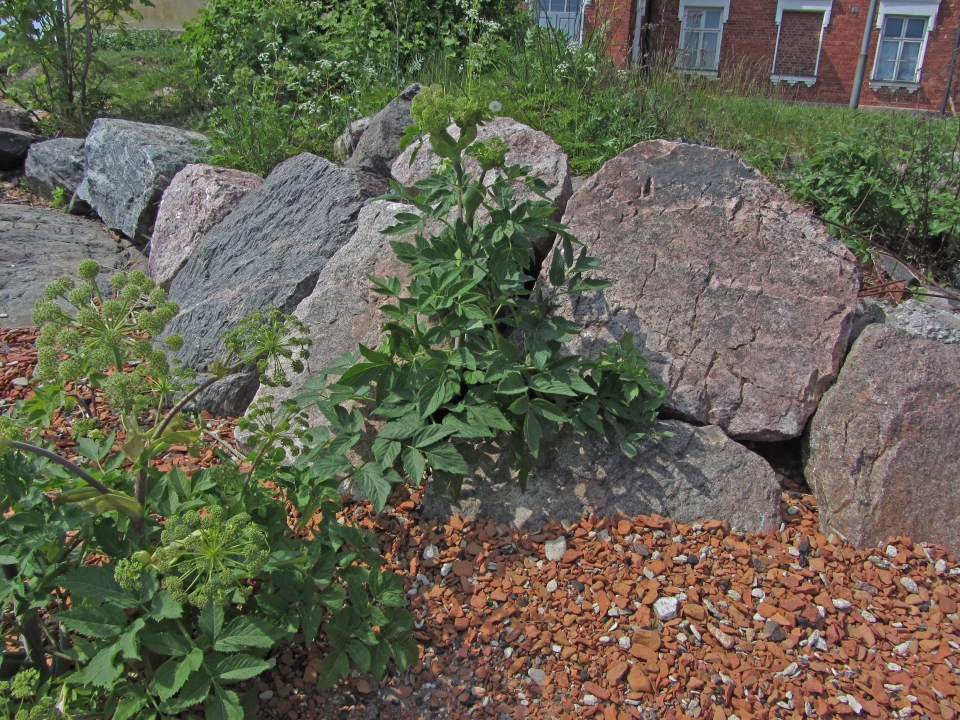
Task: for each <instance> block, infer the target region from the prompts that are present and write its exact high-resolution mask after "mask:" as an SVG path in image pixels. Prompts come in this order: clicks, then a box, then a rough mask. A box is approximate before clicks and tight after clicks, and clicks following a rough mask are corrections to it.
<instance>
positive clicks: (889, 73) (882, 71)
mask: <svg viewBox="0 0 960 720" xmlns="http://www.w3.org/2000/svg"><path fill="white" fill-rule="evenodd" d="M895 65H896V62H894V61H893V60H881V61H880V62H878V63H877V74H876V75H875V76H874V79H875V80H893V68H894V66H895Z"/></svg>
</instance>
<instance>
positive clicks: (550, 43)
mask: <svg viewBox="0 0 960 720" xmlns="http://www.w3.org/2000/svg"><path fill="white" fill-rule="evenodd" d="M602 33H603V31H602V30H601V31H599V32H597V33H593V34H590V35H588V36H587V37H586V38H585V42H584V43H583V44H580V43H578V42H568V41H567V38H566V37H565V36H564V35H563V34H562V33H559V34H558V33H556V32H554V31H551V30H547V29H542V28H534V27H530V28H528V29H527V31H526V34H525V35H523V36H522V37H521V38H520V39H517V40H514V41H513V42H509V43H508V42H501V43H499V44H498V45H497V46H496V52H494V53H493V54H492V56H491V57H490V59H489V60H488V62H487V63H486V67H485V70H486V71H487V72H488V77H489V78H490V80H491V81H492V82H490V87H489V89H488V90H487V95H489V97H490V99H494V98H496V99H499V100H501V101H502V102H503V104H504V106H505V107H506V112H507V113H508V114H510V115H511V116H512V117H515V118H517V119H518V120H520V121H521V122H523V123H525V124H527V125H530V126H531V127H534V128H536V129H538V130H542V131H543V132H545V133H547V134H548V135H550V137H552V138H553V139H554V140H556V141H557V143H558V144H559V145H560V146H561V147H562V148H563V149H564V152H566V153H567V155H568V156H569V158H570V165H571V168H572V169H573V171H574V172H576V173H577V174H589V173H592V172H594V171H596V170H597V169H598V168H599V167H600V165H602V164H603V163H604V162H606V161H607V160H609V159H610V158H612V157H614V156H615V155H617V154H619V153H621V152H623V150H625V149H626V148H628V147H630V146H631V145H634V144H636V143H638V142H640V141H641V140H650V139H652V138H655V137H662V136H663V134H664V133H665V131H666V129H667V128H666V123H667V116H666V108H665V106H664V104H663V103H662V102H661V101H660V98H659V96H658V95H657V94H656V93H654V92H652V91H651V89H650V88H649V87H648V83H647V81H646V79H645V78H644V77H643V76H641V75H640V74H639V73H637V72H635V71H627V70H623V69H620V68H618V67H617V66H616V64H615V63H614V62H613V61H612V60H611V59H610V58H609V57H608V56H607V55H605V54H604V52H605V47H604V43H603V41H602V39H601V38H602ZM454 82H456V81H454ZM445 84H446V83H445Z"/></svg>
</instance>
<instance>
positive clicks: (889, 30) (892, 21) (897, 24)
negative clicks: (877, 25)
mask: <svg viewBox="0 0 960 720" xmlns="http://www.w3.org/2000/svg"><path fill="white" fill-rule="evenodd" d="M902 35H903V18H893V17H888V18H887V19H886V22H884V23H883V36H884V37H888V38H894V37H901V36H902Z"/></svg>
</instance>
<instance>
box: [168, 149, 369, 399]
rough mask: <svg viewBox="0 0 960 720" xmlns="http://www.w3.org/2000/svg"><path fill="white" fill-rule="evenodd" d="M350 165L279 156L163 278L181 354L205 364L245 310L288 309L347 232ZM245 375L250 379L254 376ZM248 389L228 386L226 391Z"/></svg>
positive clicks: (358, 194)
mask: <svg viewBox="0 0 960 720" xmlns="http://www.w3.org/2000/svg"><path fill="white" fill-rule="evenodd" d="M361 182H362V178H361V177H360V176H359V174H358V173H357V172H355V171H353V170H348V169H345V168H341V167H337V166H336V165H334V164H332V163H330V162H328V161H326V160H324V159H323V158H319V157H316V156H315V155H311V154H309V153H303V154H302V155H298V156H296V157H294V158H291V159H289V160H287V161H286V162H283V163H281V164H280V165H278V166H277V167H275V168H274V169H273V172H271V173H270V175H269V176H268V177H267V179H266V180H264V181H263V184H262V185H260V186H259V187H258V188H256V189H255V190H252V191H251V192H249V193H248V194H247V195H246V197H244V198H243V199H242V200H241V201H240V203H239V204H238V205H237V207H236V208H234V210H233V212H231V213H230V214H229V215H227V217H226V218H224V220H223V221H222V222H220V224H218V225H216V226H214V227H213V228H212V229H211V230H210V231H209V232H208V233H207V234H206V235H205V236H204V238H203V240H201V242H200V245H199V246H198V247H197V248H196V250H194V252H193V254H192V255H191V256H190V258H189V259H188V260H187V262H186V264H185V265H184V266H183V268H182V269H181V270H180V272H179V273H177V276H176V277H175V278H174V279H173V282H172V283H171V285H170V297H171V299H173V300H175V301H176V302H178V303H179V304H180V314H179V315H178V316H177V317H176V318H174V319H173V321H172V322H171V323H170V325H169V326H168V329H169V331H170V332H176V333H180V334H181V335H182V336H183V338H184V340H185V343H184V347H183V349H182V350H181V351H180V352H179V353H178V356H179V358H180V360H182V361H183V362H184V363H185V364H186V365H187V366H189V367H191V368H194V369H196V370H204V369H206V367H207V366H208V365H209V364H210V363H211V362H212V361H213V360H216V359H218V358H221V357H222V356H223V352H224V350H223V344H222V341H221V339H220V336H221V335H222V334H223V333H224V332H225V331H227V330H229V329H231V328H232V327H234V326H235V325H236V323H237V322H238V321H239V320H240V319H241V318H243V317H244V316H246V315H248V314H249V313H250V312H251V311H252V310H265V309H266V308H267V307H269V306H271V305H272V306H276V307H278V308H280V310H282V311H283V312H286V313H292V312H293V311H294V310H295V309H296V307H297V305H299V304H300V301H301V300H303V299H304V298H305V297H307V296H308V295H310V293H312V292H313V290H314V287H315V286H316V283H317V278H318V276H319V275H320V271H321V270H323V268H324V267H325V266H326V264H327V262H328V261H329V260H330V258H331V257H333V255H334V253H336V252H337V250H339V249H340V248H341V247H343V246H344V245H345V244H346V243H347V241H348V240H349V239H350V238H351V237H352V236H353V233H354V231H355V230H356V228H357V215H358V214H359V212H360V207H361V206H362V204H363V202H364V200H365V197H366V194H365V191H364V190H363V189H362V185H361ZM251 382H256V381H255V379H254V380H252V381H251ZM241 390H243V392H247V391H248V390H249V388H246V389H242V388H237V387H235V386H234V388H233V390H232V392H240V391H241Z"/></svg>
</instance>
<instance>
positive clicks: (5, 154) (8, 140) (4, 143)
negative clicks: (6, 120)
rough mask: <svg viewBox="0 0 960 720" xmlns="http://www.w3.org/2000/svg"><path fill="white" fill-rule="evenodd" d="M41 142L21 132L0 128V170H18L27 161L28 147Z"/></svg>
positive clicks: (37, 136)
mask: <svg viewBox="0 0 960 720" xmlns="http://www.w3.org/2000/svg"><path fill="white" fill-rule="evenodd" d="M39 140H43V138H42V137H40V136H39V135H34V134H33V133H28V132H25V131H23V130H13V129H11V128H0V170H19V169H20V168H22V167H23V162H24V161H25V160H26V159H27V151H28V150H29V149H30V146H31V145H32V144H33V143H35V142H38V141H39Z"/></svg>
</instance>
